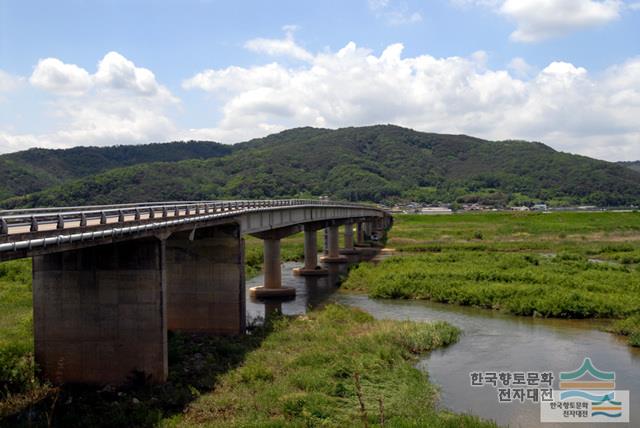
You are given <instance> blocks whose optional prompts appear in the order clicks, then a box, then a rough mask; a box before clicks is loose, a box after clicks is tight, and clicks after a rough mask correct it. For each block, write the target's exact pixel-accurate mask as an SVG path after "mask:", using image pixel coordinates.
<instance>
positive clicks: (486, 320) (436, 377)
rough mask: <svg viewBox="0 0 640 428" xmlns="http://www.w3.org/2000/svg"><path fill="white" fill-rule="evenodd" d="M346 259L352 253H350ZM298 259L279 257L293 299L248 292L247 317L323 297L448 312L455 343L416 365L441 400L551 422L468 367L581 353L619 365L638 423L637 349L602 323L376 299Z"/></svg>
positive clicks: (525, 423) (619, 380)
mask: <svg viewBox="0 0 640 428" xmlns="http://www.w3.org/2000/svg"><path fill="white" fill-rule="evenodd" d="M351 261H354V262H355V261H357V259H356V258H351ZM299 266H300V264H299V263H285V264H283V265H282V277H283V284H284V285H285V286H288V287H295V288H296V290H297V295H296V298H295V300H291V301H288V302H281V303H265V302H259V301H255V300H252V299H251V298H249V297H247V316H248V318H249V320H250V321H251V320H256V319H258V320H259V319H261V318H264V317H265V315H267V316H268V314H269V313H270V312H271V311H280V312H282V313H284V314H287V315H294V314H299V313H304V312H305V311H306V310H307V309H308V308H310V307H317V306H320V305H322V304H324V303H327V302H339V303H343V304H346V305H350V306H356V307H359V308H362V309H364V310H365V311H367V312H369V313H370V314H372V315H373V316H375V317H376V318H381V319H397V320H415V321H433V320H445V321H447V322H449V323H451V324H453V325H456V326H457V327H459V328H461V329H462V330H463V335H462V337H461V338H460V340H459V341H458V342H457V343H455V344H454V345H451V346H449V347H447V348H443V349H438V350H436V351H434V352H432V353H431V354H429V355H427V356H426V357H425V358H422V359H421V360H420V361H419V362H418V364H417V368H419V369H421V370H424V371H428V373H429V375H430V378H431V381H432V382H433V383H435V384H436V385H438V386H439V387H440V400H439V405H440V406H441V407H443V408H447V409H450V410H452V411H455V412H469V413H472V414H474V415H478V416H481V417H483V418H485V419H493V420H495V421H496V422H497V423H498V424H500V425H505V426H506V425H508V426H510V427H536V426H542V427H553V426H554V425H553V424H541V423H540V407H539V405H537V404H534V403H526V402H525V403H520V402H517V403H509V404H504V403H502V404H501V403H499V402H498V398H497V390H496V389H494V388H493V387H491V386H485V387H472V386H471V385H470V372H472V371H477V372H488V371H494V372H501V371H511V372H531V371H539V372H545V371H546V372H548V371H552V372H554V374H555V375H556V376H557V374H558V373H559V372H560V371H573V370H575V369H577V368H578V367H579V366H580V365H581V363H582V361H583V359H584V358H585V357H590V358H591V359H592V361H593V363H594V365H595V366H596V367H597V368H599V369H601V370H604V371H615V372H616V389H618V390H629V391H630V397H629V398H630V404H631V405H630V414H631V423H630V424H629V426H636V427H640V350H638V349H637V348H632V347H630V346H627V345H626V344H625V342H624V341H623V340H621V339H620V338H618V337H616V336H614V335H611V334H608V333H604V332H602V331H599V330H598V329H597V327H598V325H597V324H595V323H593V322H591V321H576V320H549V319H536V318H527V317H515V316H510V315H505V314H502V313H499V312H495V311H489V310H483V309H475V308H465V307H458V306H452V305H444V304H437V303H431V302H424V301H398V300H374V299H370V298H368V297H367V296H364V295H356V294H350V293H343V292H337V290H338V289H339V282H340V278H341V277H344V276H345V275H346V267H345V266H341V267H336V266H332V267H330V269H331V270H330V275H329V276H328V277H320V278H309V277H307V278H303V277H295V276H293V275H292V274H291V270H292V269H293V268H294V267H299ZM261 283H262V277H261V276H259V277H256V278H253V279H252V280H250V281H247V288H249V287H253V286H255V285H260V284H261ZM247 296H248V293H247ZM634 411H635V412H634ZM600 425H601V426H615V425H611V424H600ZM555 426H567V424H557V425H555ZM576 426H580V427H582V426H585V427H586V426H598V425H596V424H591V425H587V424H577V425H576Z"/></svg>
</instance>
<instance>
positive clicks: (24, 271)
mask: <svg viewBox="0 0 640 428" xmlns="http://www.w3.org/2000/svg"><path fill="white" fill-rule="evenodd" d="M31 295H32V293H31V260H30V259H24V260H13V261H10V262H4V263H0V398H3V397H5V396H7V395H8V394H10V393H17V392H18V393H20V392H26V391H27V390H28V389H29V388H30V387H31V386H32V385H34V367H33V313H32V302H31V300H32V297H31Z"/></svg>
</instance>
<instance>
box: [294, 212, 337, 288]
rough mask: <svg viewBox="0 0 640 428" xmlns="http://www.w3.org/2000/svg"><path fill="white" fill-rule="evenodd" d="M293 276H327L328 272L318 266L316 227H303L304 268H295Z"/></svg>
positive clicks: (308, 225)
mask: <svg viewBox="0 0 640 428" xmlns="http://www.w3.org/2000/svg"><path fill="white" fill-rule="evenodd" d="M293 273H294V275H302V276H317V275H328V274H329V271H328V270H327V269H325V268H322V267H320V266H318V227H317V226H314V225H311V224H307V225H305V226H304V267H302V268H295V269H294V270H293Z"/></svg>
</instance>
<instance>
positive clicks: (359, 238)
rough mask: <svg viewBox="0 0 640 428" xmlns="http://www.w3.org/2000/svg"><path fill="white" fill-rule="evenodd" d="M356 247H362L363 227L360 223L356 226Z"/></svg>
mask: <svg viewBox="0 0 640 428" xmlns="http://www.w3.org/2000/svg"><path fill="white" fill-rule="evenodd" d="M355 245H356V246H364V245H365V243H364V225H363V223H362V222H360V221H359V222H358V223H357V224H356V244H355Z"/></svg>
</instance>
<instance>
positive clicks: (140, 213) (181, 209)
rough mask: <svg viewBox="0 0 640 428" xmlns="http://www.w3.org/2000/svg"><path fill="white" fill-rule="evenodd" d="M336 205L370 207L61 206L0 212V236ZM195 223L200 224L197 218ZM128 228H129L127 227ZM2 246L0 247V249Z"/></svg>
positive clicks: (278, 203) (290, 202) (273, 203)
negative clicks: (270, 209)
mask: <svg viewBox="0 0 640 428" xmlns="http://www.w3.org/2000/svg"><path fill="white" fill-rule="evenodd" d="M300 205H306V206H327V205H329V206H338V207H345V208H348V207H353V208H373V209H376V208H375V207H372V206H367V205H362V204H354V203H349V202H333V201H329V200H317V199H283V200H234V201H186V202H163V203H155V202H149V203H141V204H121V205H94V206H87V207H61V208H42V209H23V210H4V211H0V237H5V238H6V237H10V236H11V235H12V234H25V233H26V234H28V233H37V232H53V231H63V230H65V229H78V228H85V227H93V226H104V225H112V226H115V227H119V226H122V225H125V224H126V223H128V222H140V221H141V220H146V221H147V223H148V222H149V220H156V219H157V222H159V223H164V222H167V220H169V219H171V220H176V219H189V218H193V217H198V216H205V217H207V216H209V215H213V214H219V213H229V214H231V213H234V212H238V213H241V212H246V211H247V210H257V209H265V208H277V207H288V206H300ZM198 221H201V220H200V219H199V220H198ZM129 229H130V228H129ZM0 247H2V246H0Z"/></svg>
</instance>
